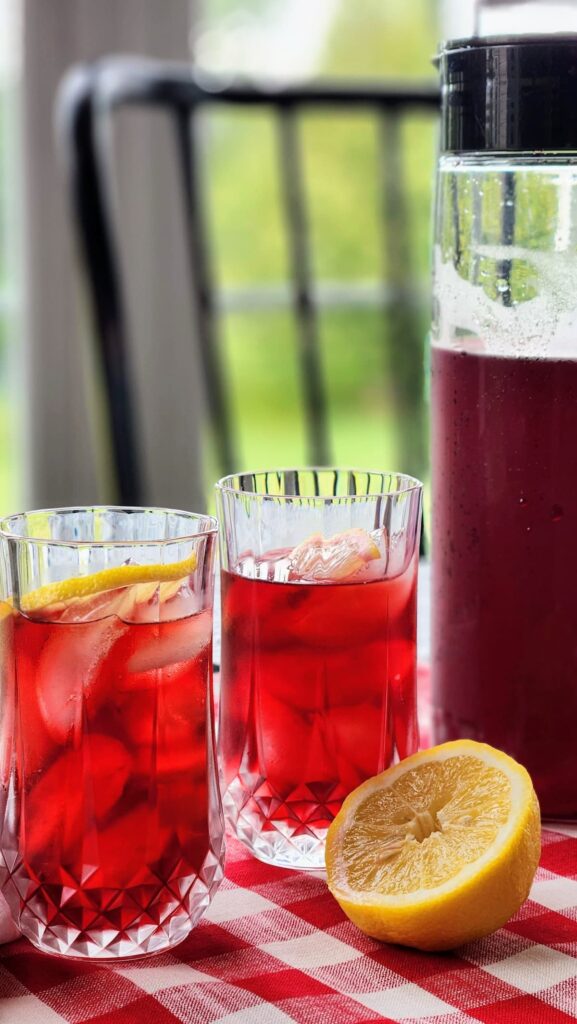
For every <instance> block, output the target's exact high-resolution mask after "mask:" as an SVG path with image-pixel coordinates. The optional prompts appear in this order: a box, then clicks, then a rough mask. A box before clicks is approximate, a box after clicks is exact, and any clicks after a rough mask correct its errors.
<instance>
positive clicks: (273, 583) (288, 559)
mask: <svg viewBox="0 0 577 1024" xmlns="http://www.w3.org/2000/svg"><path fill="white" fill-rule="evenodd" d="M217 503H218V512H219V518H220V540H221V545H220V550H221V565H222V573H221V587H222V661H221V691H220V712H219V742H218V746H219V754H220V769H221V777H222V778H221V783H222V788H223V803H224V809H225V815H226V817H227V819H228V821H229V822H230V824H231V825H232V827H233V829H234V831H235V833H236V835H237V836H238V838H239V839H241V840H242V841H243V842H244V843H245V844H246V845H247V846H248V847H249V848H250V849H251V850H252V852H253V853H254V854H255V855H256V856H257V857H259V858H261V859H262V860H266V861H268V862H271V863H274V864H277V865H281V866H283V867H294V868H310V869H317V868H322V867H324V842H325V837H326V832H327V829H328V826H329V825H330V823H331V821H332V820H333V818H334V816H335V815H336V813H337V812H338V810H339V808H340V806H341V803H342V801H343V799H344V797H345V796H346V795H347V793H349V792H350V791H351V790H352V789H354V788H355V787H356V786H358V785H359V783H361V782H362V781H363V780H364V779H366V778H368V777H370V776H372V775H374V774H376V773H377V772H379V771H381V770H383V769H384V768H386V767H387V766H388V765H389V764H390V763H391V762H392V761H393V760H394V759H395V758H396V757H405V756H406V755H408V754H411V753H413V752H414V751H415V750H416V748H417V742H418V737H417V720H416V697H415V673H416V664H415V661H416V643H415V641H416V636H415V633H416V586H417V565H418V553H419V552H418V547H419V545H418V540H419V530H420V516H421V485H420V483H419V481H417V480H414V479H413V478H412V477H407V476H402V475H401V474H397V473H374V472H364V471H360V470H354V469H351V470H348V469H318V470H314V469H301V470H278V471H270V472H262V473H244V474H239V475H235V476H230V477H226V478H225V479H223V480H221V481H220V482H219V484H218V485H217Z"/></svg>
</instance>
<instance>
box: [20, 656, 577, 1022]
mask: <svg viewBox="0 0 577 1024" xmlns="http://www.w3.org/2000/svg"><path fill="white" fill-rule="evenodd" d="M426 683H427V680H426V677H425V676H424V674H422V675H421V690H422V691H423V692H422V699H421V708H422V710H423V711H424V712H426V710H427V702H426ZM422 724H423V727H424V728H423V731H424V732H425V734H426V729H427V722H426V720H425V721H424V722H423V723H422ZM576 1020H577V828H573V827H566V828H561V827H559V829H555V830H553V829H547V830H546V831H544V833H543V850H542V857H541V865H540V867H539V871H538V873H537V876H536V879H535V883H534V885H533V888H532V891H531V897H530V899H529V900H528V901H527V902H526V903H525V905H524V906H523V907H522V908H521V910H520V912H519V913H518V914H517V916H516V917H515V918H514V919H513V920H511V921H510V922H509V923H508V924H507V926H506V927H505V928H502V929H501V930H500V931H498V932H496V933H495V934H494V935H491V936H489V937H488V938H486V939H483V940H481V941H479V942H473V943H471V944H469V945H467V946H464V947H462V948H460V949H459V950H457V951H456V952H454V953H443V954H431V953H419V952H416V951H413V950H407V949H402V948H400V947H396V946H387V945H384V944H381V943H378V942H375V941H373V940H372V939H369V938H367V937H366V936H364V935H363V934H362V933H361V932H359V931H358V930H357V929H356V928H355V927H354V925H352V924H351V923H350V922H349V921H348V920H347V919H346V917H345V916H344V915H343V913H342V912H341V910H340V908H339V907H338V905H337V903H336V902H335V901H334V900H333V898H332V897H331V895H330V894H329V892H328V890H327V888H326V884H325V882H324V880H323V879H322V878H320V877H315V876H311V875H307V874H305V873H301V872H295V871H289V870H284V869H279V868H274V867H270V866H269V865H266V864H262V863H260V862H259V861H257V860H255V859H253V858H252V857H251V856H250V854H249V853H248V851H246V850H245V849H244V847H243V846H241V845H240V844H239V843H238V842H236V841H235V840H232V839H230V840H229V842H228V849H227V867H226V878H225V880H224V882H223V884H222V885H221V887H220V889H219V891H218V893H217V894H216V897H215V898H214V900H213V902H212V904H211V906H210V908H209V910H208V911H207V913H206V915H205V917H204V919H203V920H202V922H201V923H200V924H199V925H198V926H197V927H196V929H195V930H194V931H193V932H192V934H191V935H190V936H189V938H188V939H187V940H186V941H185V942H183V943H182V944H181V945H180V946H178V947H176V948H175V949H174V950H173V951H172V952H170V953H165V954H161V955H159V956H156V957H151V958H150V959H145V960H142V961H136V962H135V961H125V962H124V963H119V964H117V965H115V966H112V967H110V966H107V965H99V964H97V963H92V964H91V963H77V962H72V961H67V960H65V959H59V958H55V957H50V956H46V955H44V954H41V953H38V952H36V950H34V949H33V947H32V946H31V945H29V944H28V943H27V942H26V941H24V940H22V939H20V940H18V941H17V942H13V943H11V944H9V945H6V946H4V947H2V950H1V955H0V1022H1V1024H63V1022H67V1024H88V1022H90V1024H377V1022H381V1024H382V1022H383V1021H389V1022H393V1021H394V1022H401V1021H402V1022H403V1024H415V1022H417V1021H418V1022H419V1024H472V1022H475V1021H477V1022H478V1021H483V1022H485V1024H562V1022H566V1021H576Z"/></svg>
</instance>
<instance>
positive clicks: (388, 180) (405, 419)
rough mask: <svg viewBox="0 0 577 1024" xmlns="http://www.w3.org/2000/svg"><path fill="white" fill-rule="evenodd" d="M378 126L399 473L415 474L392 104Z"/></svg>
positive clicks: (413, 332) (420, 461)
mask: <svg viewBox="0 0 577 1024" xmlns="http://www.w3.org/2000/svg"><path fill="white" fill-rule="evenodd" d="M378 128H379V131H378V138H379V163H380V177H381V186H382V187H381V197H382V200H381V201H382V216H383V239H384V256H385V262H386V269H387V282H388V284H389V287H390V289H391V302H390V305H389V308H388V310H387V313H386V318H387V323H388V327H389V332H390V345H391V353H392V356H393V359H394V365H395V388H394V394H395V402H396V406H397V412H398V414H399V422H402V423H403V430H402V432H401V434H400V435H399V437H398V444H399V458H400V464H401V465H402V467H403V470H404V471H405V472H407V473H411V474H413V475H414V476H417V477H420V476H421V475H422V473H423V471H424V469H425V424H424V403H423V365H424V337H423V330H422V325H421V322H420V317H419V312H418V309H417V308H416V305H415V303H414V301H413V300H412V297H411V293H410V287H409V282H410V280H411V254H410V240H409V214H408V203H407V189H406V180H405V175H404V168H403V160H402V140H401V131H400V128H401V124H400V117H399V111H398V108H397V107H392V108H390V109H388V108H386V107H382V108H381V111H380V114H379V118H378Z"/></svg>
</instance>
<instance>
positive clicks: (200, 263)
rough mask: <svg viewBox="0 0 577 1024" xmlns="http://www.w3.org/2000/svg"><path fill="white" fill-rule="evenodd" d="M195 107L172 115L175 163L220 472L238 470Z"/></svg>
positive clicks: (179, 109)
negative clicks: (218, 326)
mask: <svg viewBox="0 0 577 1024" xmlns="http://www.w3.org/2000/svg"><path fill="white" fill-rule="evenodd" d="M198 116H199V112H198V108H192V109H189V108H187V107H183V106H178V107H177V108H176V110H175V122H174V123H175V128H176V144H177V152H178V157H179V160H178V163H179V165H180V172H181V176H182V185H183V193H184V212H185V220H186V225H185V227H186V238H187V244H188V249H189V254H190V283H191V294H192V301H193V305H194V311H195V318H196V326H197V330H198V343H199V351H200V357H201V360H202V370H203V376H204V385H205V388H206V402H207V408H208V414H209V419H210V425H211V429H212V433H213V437H214V443H215V447H216V452H217V457H218V463H219V466H220V468H221V470H222V472H223V473H232V472H233V470H234V469H235V467H236V466H237V465H238V463H237V457H236V451H235V444H234V440H233V433H232V428H231V421H230V408H229V403H228V402H227V396H226V390H225V383H224V373H223V369H222V365H221V360H220V352H219V348H218V329H217V316H218V314H217V311H216V303H215V292H214V283H213V277H212V268H211V262H210V251H209V245H208V234H207V230H206V223H205V217H204V202H203V189H202V181H201V169H200V161H199V156H198V145H199V143H198V137H197V130H198V124H197V119H198Z"/></svg>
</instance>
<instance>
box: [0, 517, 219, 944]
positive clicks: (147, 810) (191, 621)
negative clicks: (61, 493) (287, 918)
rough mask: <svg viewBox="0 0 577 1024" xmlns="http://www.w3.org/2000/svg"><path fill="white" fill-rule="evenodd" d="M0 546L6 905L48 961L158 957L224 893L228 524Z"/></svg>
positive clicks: (63, 524) (16, 535)
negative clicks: (217, 706)
mask: <svg viewBox="0 0 577 1024" xmlns="http://www.w3.org/2000/svg"><path fill="white" fill-rule="evenodd" d="M0 530H1V539H2V551H1V554H2V558H1V563H0V569H1V576H0V585H1V588H2V593H1V597H2V601H1V602H0V657H1V662H0V670H1V677H0V685H1V689H2V719H1V727H0V785H1V788H0V829H1V831H0V878H1V880H2V884H3V891H4V894H5V896H6V899H7V901H8V904H9V906H10V908H11V911H12V914H13V916H14V918H15V920H16V922H17V923H18V925H19V927H20V928H21V930H22V932H23V933H24V935H26V936H27V937H28V938H29V939H30V940H31V941H32V942H33V943H34V945H36V946H37V947H38V948H39V949H42V950H45V951H47V952H50V953H58V954H62V955H66V956H74V957H88V958H101V959H107V958H116V957H131V956H138V955H141V954H146V953H153V952H158V951H161V950H163V949H166V948H168V947H170V946H173V945H175V944H176V943H178V942H180V941H181V940H182V939H184V938H185V937H186V935H187V934H188V933H189V931H190V930H191V928H192V927H193V925H194V923H195V922H196V920H197V919H198V918H199V917H200V915H201V914H202V912H203V910H204V909H205V908H206V907H207V906H208V904H209V902H210V899H211V897H212V895H213V893H214V891H215V889H216V887H217V886H218V884H219V881H220V879H221V877H222V863H223V855H224V847H223V819H222V810H221V802H220V794H219V789H218V783H217V776H216V768H215V752H214V729H213V712H212V693H211V681H212V675H211V673H212V597H213V573H212V565H213V546H214V540H215V532H216V522H215V520H214V519H211V518H209V517H207V516H195V515H191V514H188V513H184V512H172V511H168V510H164V509H153V508H148V509H134V508H81V509H56V510H48V511H43V512H30V513H27V514H23V515H19V516H13V517H10V518H9V519H5V520H3V522H2V523H1V524H0Z"/></svg>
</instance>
